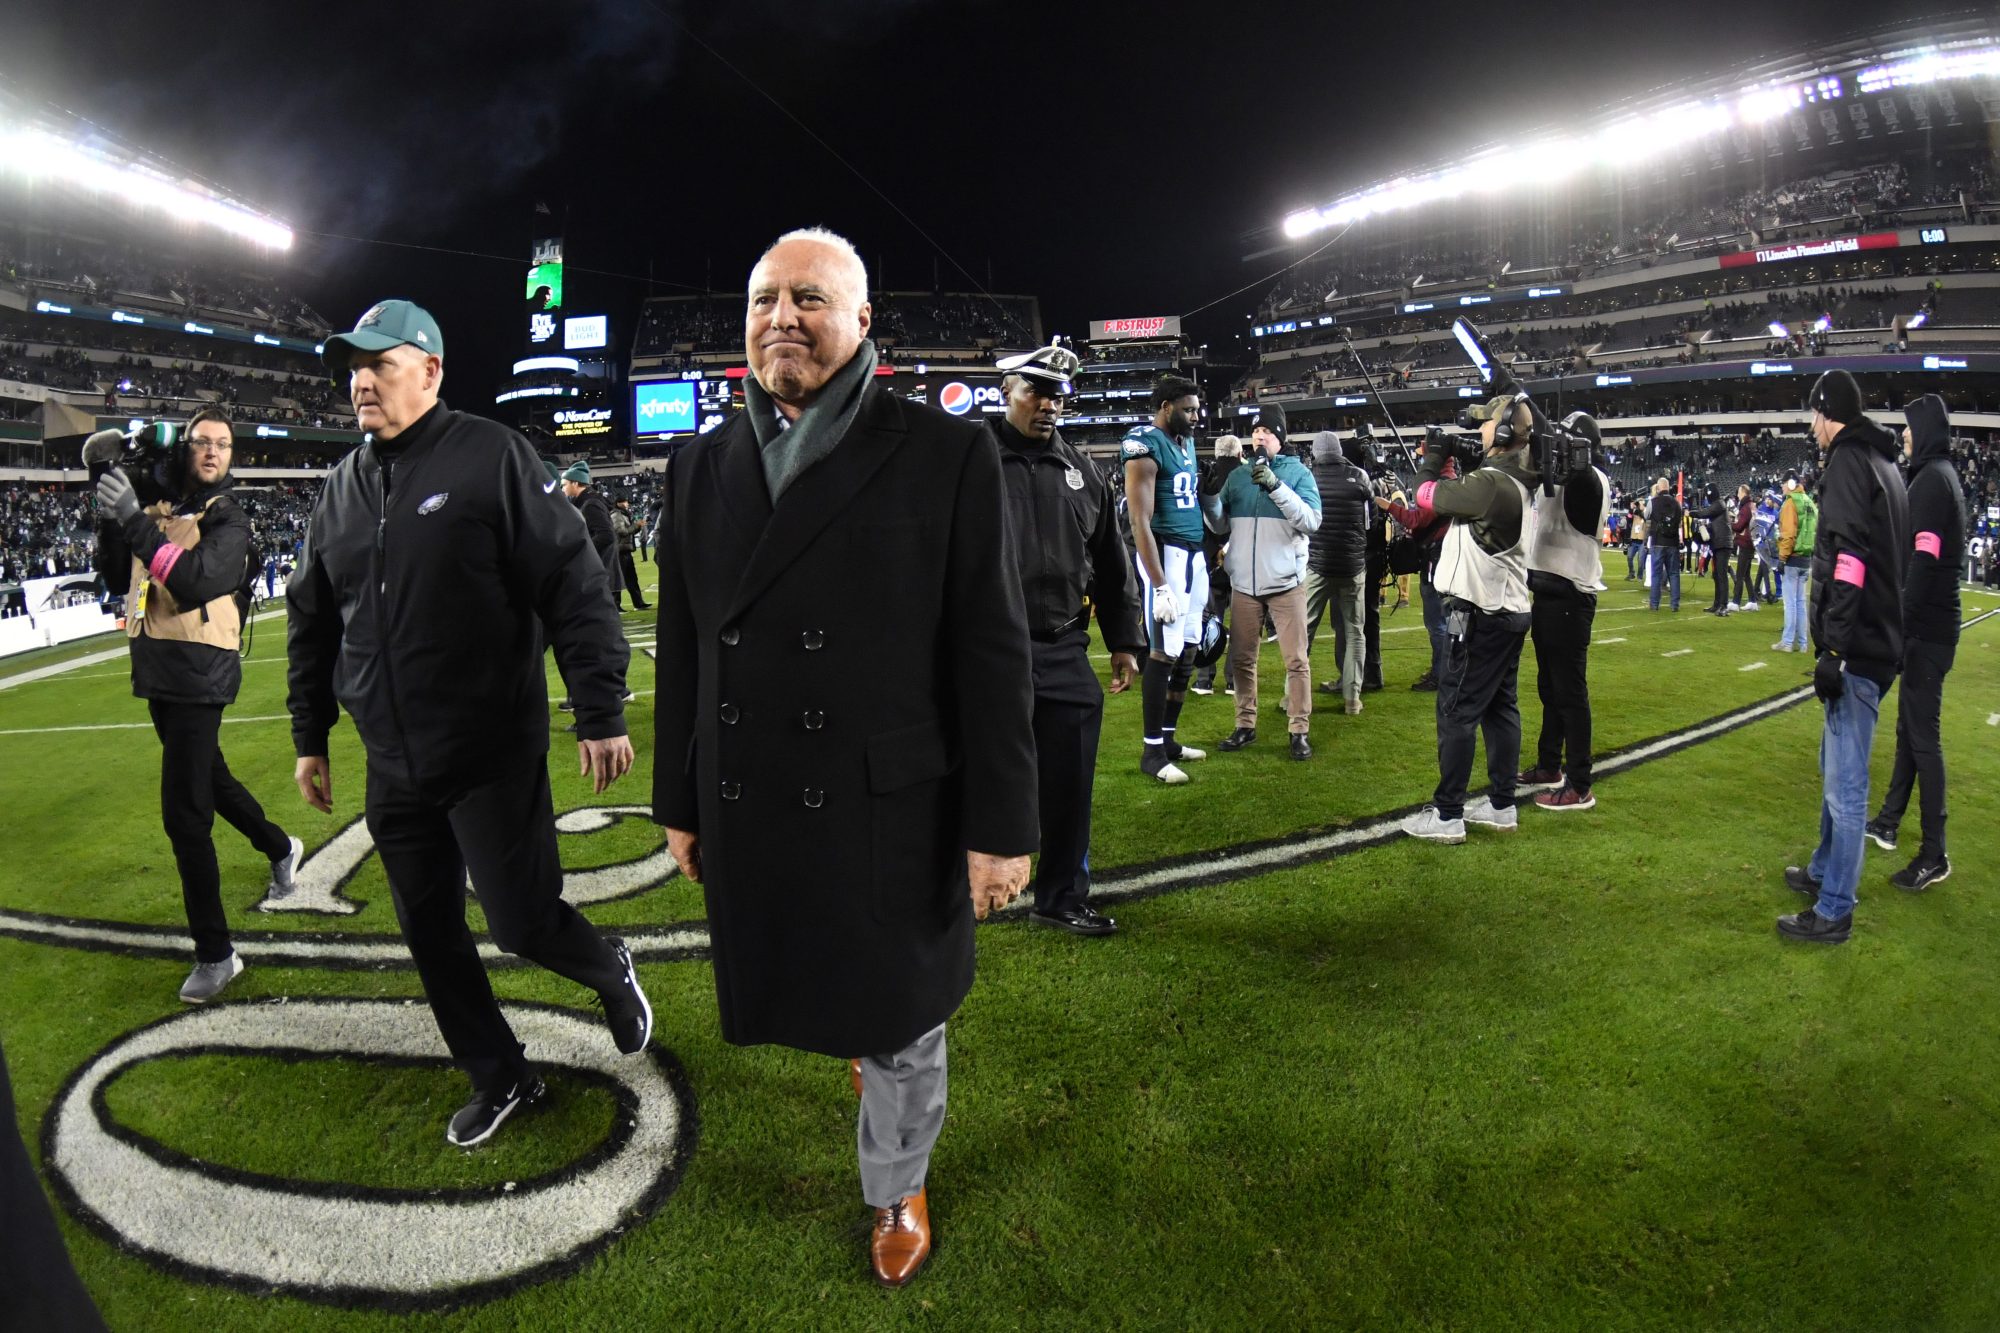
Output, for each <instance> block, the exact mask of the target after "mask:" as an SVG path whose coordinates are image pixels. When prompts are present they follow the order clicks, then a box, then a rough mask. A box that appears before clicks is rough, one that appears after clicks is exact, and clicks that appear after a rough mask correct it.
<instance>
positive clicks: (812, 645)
mask: <svg viewBox="0 0 2000 1333" xmlns="http://www.w3.org/2000/svg"><path fill="white" fill-rule="evenodd" d="M799 642H801V643H803V644H804V645H805V646H806V651H807V652H809V653H812V652H818V651H819V650H820V649H821V648H824V647H825V646H826V632H825V631H824V630H816V629H809V630H807V631H806V632H805V633H804V634H801V635H800V636H799Z"/></svg>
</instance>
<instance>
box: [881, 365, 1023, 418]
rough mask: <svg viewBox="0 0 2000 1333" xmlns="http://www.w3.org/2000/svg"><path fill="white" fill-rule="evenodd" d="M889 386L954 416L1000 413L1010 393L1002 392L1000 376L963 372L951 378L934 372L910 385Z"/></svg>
mask: <svg viewBox="0 0 2000 1333" xmlns="http://www.w3.org/2000/svg"><path fill="white" fill-rule="evenodd" d="M897 378H898V379H900V378H901V376H898V377H897ZM886 387H888V388H889V389H890V391H891V392H894V393H900V394H902V395H903V396H905V397H907V398H909V399H910V400H911V401H913V402H919V403H926V402H927V403H929V404H931V406H933V407H935V408H937V409H938V410H939V411H941V412H946V413H949V414H950V415H952V416H955V417H981V416H998V415H999V414H1000V413H1002V412H1005V411H1006V410H1007V395H1006V394H1005V393H1003V392H1001V389H1000V381H999V379H998V377H996V376H992V375H964V374H960V375H953V376H951V377H950V378H948V379H940V378H939V377H938V376H936V375H931V376H929V377H927V378H925V379H920V380H918V381H917V382H916V383H914V384H912V385H910V386H909V387H908V388H904V387H903V386H902V385H900V384H896V383H894V382H893V381H892V382H891V383H890V384H888V385H887V386H886Z"/></svg>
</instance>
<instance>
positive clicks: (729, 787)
mask: <svg viewBox="0 0 2000 1333" xmlns="http://www.w3.org/2000/svg"><path fill="white" fill-rule="evenodd" d="M742 794H743V788H742V787H741V786H740V785H739V784H737V783H734V782H725V783H723V784H722V799H723V800H725V801H733V800H735V799H736V798H737V797H739V796H741V795H742Z"/></svg>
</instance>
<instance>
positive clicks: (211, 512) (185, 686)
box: [97, 476, 250, 707]
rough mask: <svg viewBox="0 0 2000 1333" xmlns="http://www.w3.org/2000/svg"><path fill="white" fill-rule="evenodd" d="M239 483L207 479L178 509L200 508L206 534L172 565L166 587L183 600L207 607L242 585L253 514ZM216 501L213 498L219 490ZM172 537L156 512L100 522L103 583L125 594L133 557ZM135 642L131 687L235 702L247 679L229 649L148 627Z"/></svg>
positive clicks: (140, 692) (164, 699)
mask: <svg viewBox="0 0 2000 1333" xmlns="http://www.w3.org/2000/svg"><path fill="white" fill-rule="evenodd" d="M235 484H236V483H235V482H234V481H233V480H231V479H230V478H229V477H228V476H224V477H223V478H222V480H221V481H219V482H217V483H216V484H215V485H213V486H203V487H200V488H198V489H197V490H195V491H194V492H193V493H192V494H190V495H187V496H185V497H184V498H182V499H181V500H180V501H179V502H178V503H177V504H175V506H174V512H175V513H176V514H188V515H191V514H199V515H200V516H201V517H200V520H199V525H200V528H201V540H200V541H199V542H196V543H195V547H194V549H193V550H191V551H189V552H188V553H187V554H185V555H183V556H182V557H181V558H180V559H179V560H176V561H175V562H174V567H173V568H172V569H170V570H168V571H167V578H166V584H167V591H168V592H170V593H172V594H173V595H174V601H175V602H177V603H179V604H180V605H182V606H201V605H204V604H206V603H208V602H211V601H214V600H215V599H216V598H218V597H222V596H225V595H227V594H229V593H232V592H235V591H236V590H237V589H239V588H241V587H242V586H243V585H244V583H245V582H246V581H247V580H248V578H249V572H250V516H249V515H248V514H245V513H244V512H243V508H242V506H240V505H238V504H237V503H236V500H235V497H233V496H231V495H230V494H229V489H230V487H232V486H234V485H235ZM217 496H219V497H220V498H219V499H216V501H215V503H214V504H209V503H208V502H209V500H210V498H211V497H217ZM166 540H167V539H166V536H165V535H164V534H162V533H161V531H160V525H159V524H157V523H155V522H154V521H153V519H152V516H151V515H149V514H146V513H143V512H142V513H140V514H138V515H137V516H136V517H134V518H133V520H132V522H131V523H130V524H129V525H127V526H126V528H125V529H123V530H121V529H120V528H119V527H118V526H117V525H116V524H113V523H110V522H108V521H107V522H103V523H100V524H98V525H97V569H98V573H99V574H101V575H102V576H103V578H104V586H105V587H106V588H109V589H110V590H111V592H112V594H113V595H114V596H117V597H123V596H125V595H126V594H127V593H129V592H130V591H131V588H132V557H133V556H135V555H136V556H138V558H139V559H140V560H143V561H145V562H147V563H149V564H150V563H151V561H152V559H153V553H154V552H156V551H158V550H159V549H160V547H161V546H163V545H165V544H166ZM131 643H132V693H133V694H134V695H136V696H137V697H139V698H141V699H154V700H158V701H159V702H161V703H177V704H220V705H222V706H224V707H227V706H228V705H230V704H233V703H235V702H236V691H237V690H238V689H239V688H240V687H241V686H242V684H243V661H242V659H241V658H240V657H238V656H237V655H236V653H235V652H233V651H231V650H230V649H228V648H218V647H216V646H215V645H213V644H207V643H184V642H181V641H179V640H175V639H152V638H148V637H146V635H144V634H139V635H137V636H136V637H134V638H133V639H132V641H131Z"/></svg>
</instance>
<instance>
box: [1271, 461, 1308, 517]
mask: <svg viewBox="0 0 2000 1333" xmlns="http://www.w3.org/2000/svg"><path fill="white" fill-rule="evenodd" d="M1271 503H1273V504H1275V505H1277V506H1278V512H1279V513H1281V514H1283V515H1284V516H1285V522H1287V523H1289V524H1291V525H1292V531H1294V532H1307V533H1310V532H1317V531H1319V515H1320V508H1319V483H1317V482H1315V481H1314V480H1313V479H1312V473H1310V472H1307V471H1306V470H1305V469H1304V468H1300V469H1299V484H1298V486H1297V487H1296V488H1294V487H1293V486H1292V485H1291V484H1290V483H1288V482H1279V483H1278V484H1277V485H1276V486H1274V487H1272V488H1271Z"/></svg>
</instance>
